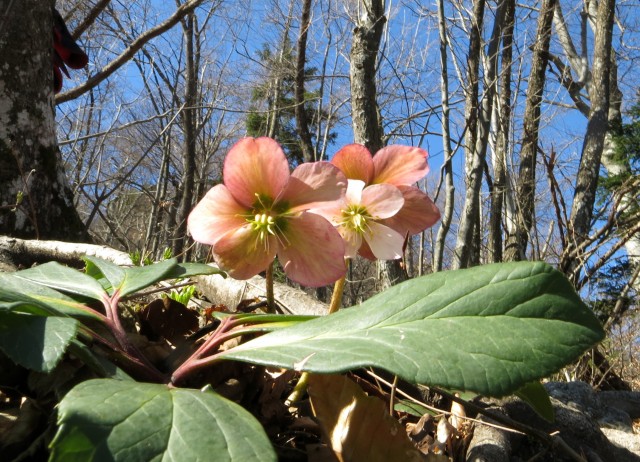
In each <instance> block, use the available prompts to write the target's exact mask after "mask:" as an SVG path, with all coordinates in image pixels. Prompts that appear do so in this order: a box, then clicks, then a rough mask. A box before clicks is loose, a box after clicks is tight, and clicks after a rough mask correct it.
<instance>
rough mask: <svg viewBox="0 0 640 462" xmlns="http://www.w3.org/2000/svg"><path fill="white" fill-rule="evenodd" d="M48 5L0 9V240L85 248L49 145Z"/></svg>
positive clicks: (38, 1) (29, 1)
mask: <svg viewBox="0 0 640 462" xmlns="http://www.w3.org/2000/svg"><path fill="white" fill-rule="evenodd" d="M52 7H53V2H51V1H42V0H22V1H14V2H9V4H8V7H7V6H3V12H2V13H3V15H4V16H3V18H2V23H1V24H2V27H1V28H0V56H2V61H3V62H2V65H0V184H1V185H2V187H1V188H0V233H1V234H5V235H8V236H14V237H21V238H38V239H59V240H65V241H75V242H89V241H90V238H89V235H88V233H87V232H86V229H85V226H84V224H83V223H82V220H81V219H80V217H79V215H78V212H77V211H76V209H75V207H74V205H73V194H72V192H71V190H70V188H69V186H68V184H67V179H66V177H65V172H64V167H63V164H62V160H61V156H60V151H59V150H58V145H57V141H56V126H55V118H54V109H53V68H52V61H53V57H52V53H53V41H52V32H51V31H52V29H53V10H52Z"/></svg>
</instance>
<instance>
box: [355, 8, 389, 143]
mask: <svg viewBox="0 0 640 462" xmlns="http://www.w3.org/2000/svg"><path fill="white" fill-rule="evenodd" d="M360 4H361V5H362V11H361V12H360V14H359V15H358V19H357V20H358V22H357V24H356V27H355V28H354V30H353V39H352V43H351V55H350V58H351V66H350V77H351V118H352V119H353V120H352V123H353V136H354V139H355V142H356V143H360V144H364V145H365V146H366V147H367V148H368V149H369V151H371V152H372V153H375V152H377V151H379V150H380V149H381V148H382V146H383V139H382V123H381V120H380V110H379V108H378V102H377V100H376V61H377V57H378V51H379V48H380V39H381V38H382V31H383V30H384V25H385V22H386V18H385V16H384V0H361V1H360Z"/></svg>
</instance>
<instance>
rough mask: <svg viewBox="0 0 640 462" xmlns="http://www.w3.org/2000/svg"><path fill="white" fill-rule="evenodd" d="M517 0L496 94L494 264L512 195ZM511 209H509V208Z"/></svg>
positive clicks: (508, 15)
mask: <svg viewBox="0 0 640 462" xmlns="http://www.w3.org/2000/svg"><path fill="white" fill-rule="evenodd" d="M515 9H516V5H515V0H506V4H505V13H504V14H505V16H504V32H503V34H502V56H501V60H500V64H501V71H500V73H499V91H498V94H497V95H496V103H497V104H496V106H497V107H496V108H494V114H496V120H495V122H496V130H495V131H496V141H495V147H494V150H493V151H494V152H493V154H494V155H493V159H492V165H493V190H492V191H491V211H490V215H489V254H490V257H489V258H490V260H491V262H493V263H499V262H501V261H502V259H503V252H502V244H503V239H502V222H503V211H504V208H505V202H506V201H505V199H507V197H506V196H507V194H509V183H508V181H507V178H508V177H507V152H508V150H509V131H510V127H511V66H512V63H513V28H514V23H515ZM507 210H508V207H507Z"/></svg>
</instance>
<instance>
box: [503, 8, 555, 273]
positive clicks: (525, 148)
mask: <svg viewBox="0 0 640 462" xmlns="http://www.w3.org/2000/svg"><path fill="white" fill-rule="evenodd" d="M555 3H556V0H545V1H544V2H543V4H542V8H541V9H540V14H539V16H538V30H537V32H536V40H535V45H534V47H533V60H532V63H531V72H530V74H529V84H528V87H527V98H526V101H525V109H524V120H523V134H522V147H521V149H520V168H519V172H518V181H517V186H516V204H517V211H518V213H517V215H516V223H515V224H516V229H515V233H509V235H508V236H507V243H506V248H505V260H506V261H519V260H525V259H526V252H527V245H528V242H529V233H530V231H531V227H532V226H533V216H534V207H535V201H534V199H535V194H536V159H537V152H538V133H539V127H540V106H541V104H542V93H543V91H544V84H545V80H546V70H547V63H548V61H549V44H550V42H551V25H552V24H553V14H554V9H555Z"/></svg>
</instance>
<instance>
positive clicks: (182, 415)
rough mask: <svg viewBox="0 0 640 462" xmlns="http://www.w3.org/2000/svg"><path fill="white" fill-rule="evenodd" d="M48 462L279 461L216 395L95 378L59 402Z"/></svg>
mask: <svg viewBox="0 0 640 462" xmlns="http://www.w3.org/2000/svg"><path fill="white" fill-rule="evenodd" d="M58 424H59V426H60V427H59V429H58V433H57V434H56V436H55V438H54V440H53V442H52V443H51V449H52V451H51V458H50V461H52V462H53V461H60V462H62V461H64V462H67V461H70V460H78V461H79V460H112V461H133V460H135V461H138V460H139V461H167V462H168V461H191V460H193V461H195V460H203V461H204V460H215V461H234V462H235V461H245V460H246V461H275V460H276V457H275V453H274V451H273V448H272V447H271V444H270V443H269V440H268V438H267V436H266V435H265V433H264V430H263V429H262V426H261V425H260V423H259V422H258V421H256V420H255V419H254V418H253V417H252V416H251V414H249V413H248V412H247V411H245V410H244V409H243V408H242V407H240V406H239V405H237V404H235V403H233V402H231V401H229V400H227V399H225V398H223V397H221V396H219V395H217V394H215V393H213V392H202V391H198V390H189V389H178V388H168V387H167V386H165V385H157V384H148V383H136V382H131V381H118V380H112V379H95V380H89V381H86V382H83V383H81V384H79V385H77V386H76V387H75V388H73V389H72V390H71V391H70V392H69V393H68V394H67V395H66V396H65V398H64V399H63V400H62V401H61V402H60V405H59V409H58Z"/></svg>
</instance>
